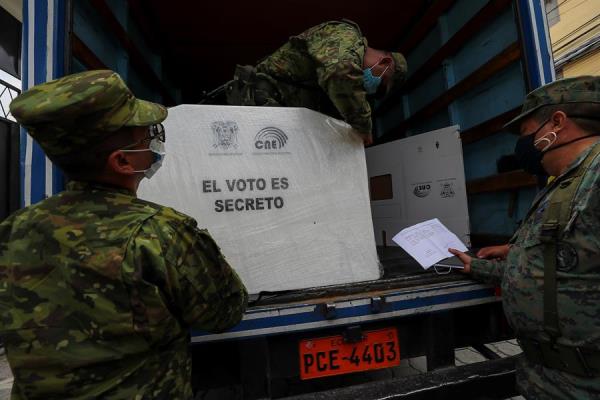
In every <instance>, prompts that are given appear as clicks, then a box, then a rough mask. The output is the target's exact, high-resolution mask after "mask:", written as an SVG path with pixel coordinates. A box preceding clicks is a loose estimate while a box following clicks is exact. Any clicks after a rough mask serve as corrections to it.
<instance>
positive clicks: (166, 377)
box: [0, 71, 247, 399]
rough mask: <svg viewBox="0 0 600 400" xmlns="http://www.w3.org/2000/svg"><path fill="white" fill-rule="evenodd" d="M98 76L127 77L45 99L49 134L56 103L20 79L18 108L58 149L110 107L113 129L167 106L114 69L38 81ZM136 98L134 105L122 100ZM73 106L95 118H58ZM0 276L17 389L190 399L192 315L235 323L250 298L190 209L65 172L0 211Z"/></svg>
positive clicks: (200, 323)
mask: <svg viewBox="0 0 600 400" xmlns="http://www.w3.org/2000/svg"><path fill="white" fill-rule="evenodd" d="M86 74H87V75H86ZM86 82H87V85H86ZM97 82H102V83H103V84H104V85H106V86H107V87H108V88H112V89H114V87H113V86H115V85H117V86H121V89H120V90H113V91H111V90H108V88H107V89H105V90H102V91H99V92H94V91H93V90H92V91H91V92H88V93H94V94H91V96H93V97H96V100H95V101H87V102H86V104H87V107H86V108H85V109H83V110H81V109H80V108H78V107H77V103H76V102H74V103H73V104H72V105H71V106H70V107H68V108H63V109H62V110H63V111H62V112H61V108H60V107H58V106H56V102H53V101H49V104H52V106H53V107H55V106H56V107H55V110H53V114H52V118H55V121H57V122H56V123H55V124H52V123H50V122H48V123H47V124H48V127H51V128H52V129H53V132H54V134H50V133H48V131H47V130H46V129H45V128H43V127H42V128H40V127H39V126H38V125H36V123H34V122H32V121H31V118H30V115H36V116H37V117H40V114H44V113H46V111H47V109H45V108H44V107H43V106H40V107H39V108H36V107H34V105H36V104H38V105H39V104H40V97H38V96H36V95H35V92H25V93H24V94H23V95H22V96H23V97H22V98H17V99H16V100H15V102H13V105H12V106H11V110H16V111H17V112H16V114H15V116H16V118H17V119H19V120H21V121H22V122H23V123H24V125H26V126H29V127H30V132H34V133H33V136H34V137H35V138H36V139H37V140H38V141H39V142H40V144H41V145H42V146H43V147H44V149H45V150H46V152H47V153H48V154H50V155H52V154H55V150H56V151H57V152H60V153H64V152H69V151H72V150H73V149H78V148H80V146H81V145H83V144H84V143H85V140H82V135H83V137H90V140H92V141H95V140H96V139H97V138H98V137H101V136H102V134H101V133H100V132H101V131H102V130H104V132H105V133H104V135H106V132H107V131H106V130H105V129H106V128H105V127H106V126H107V121H106V119H111V121H110V124H108V125H111V124H112V125H111V126H112V127H113V128H111V129H112V130H117V129H118V128H119V127H120V126H123V124H127V123H130V124H140V125H141V126H144V125H146V124H148V123H151V122H152V123H155V122H160V121H162V119H164V117H165V116H166V110H164V109H163V108H162V107H161V106H158V105H152V104H150V106H149V107H147V105H145V104H143V103H138V102H137V100H136V99H135V98H133V96H132V95H131V96H130V95H129V94H130V92H129V91H128V89H126V87H125V86H124V83H123V82H122V81H121V80H120V78H119V77H118V75H116V74H114V73H109V72H106V71H104V72H102V73H100V74H99V75H98V73H96V72H88V73H83V74H77V75H74V76H71V77H66V78H63V79H62V80H58V81H55V82H53V83H50V84H47V85H46V86H43V85H42V86H38V87H36V88H34V89H32V90H35V91H37V92H38V93H40V94H43V95H44V97H45V98H48V99H49V100H53V99H52V96H53V94H58V95H60V96H63V95H64V93H69V92H70V91H72V92H73V93H74V95H76V93H81V92H80V91H81V90H83V91H85V90H88V89H89V88H88V86H89V85H95V84H96V83H97ZM75 84H76V86H77V88H73V87H71V88H70V89H69V90H64V91H62V92H61V90H62V89H65V88H67V87H68V86H73V85H75ZM52 88H54V89H55V90H51V89H52ZM90 90H91V89H90ZM125 90H126V92H125ZM28 93H29V94H28ZM31 93H34V94H31ZM123 93H126V94H127V95H126V96H123ZM107 96H109V97H118V98H119V99H121V101H115V102H110V101H108V100H107V99H106V97H107ZM83 98H85V99H87V100H90V99H89V97H88V96H87V95H82V99H81V101H83ZM113 100H115V99H113ZM130 102H133V103H134V104H133V107H132V108H131V110H132V111H131V112H130V113H127V112H123V110H120V109H121V108H122V107H124V106H125V107H127V105H128V104H130ZM29 105H31V107H30V106H29ZM141 108H144V110H140V109H141ZM94 110H95V111H94ZM136 110H137V111H136ZM78 112H79V113H81V112H85V113H89V118H85V116H81V115H76V114H77V113H78ZM30 113H31V114H30ZM119 113H121V114H119ZM123 113H124V114H123ZM144 114H146V115H145V116H144ZM66 115H72V116H73V118H74V119H77V118H79V119H81V120H82V121H83V122H82V124H83V125H84V126H87V127H88V128H89V130H87V131H85V132H79V133H78V134H77V135H70V134H69V133H68V132H69V129H68V127H67V128H65V129H61V126H64V125H61V124H60V121H62V120H63V118H65V116H66ZM119 115H126V116H125V117H123V118H122V117H120V116H119ZM46 116H47V117H48V115H47V114H46ZM115 116H117V117H115ZM32 118H33V117H32ZM93 118H96V119H97V120H96V122H95V123H94V122H93V121H92V122H90V119H93ZM119 118H121V119H120V121H119V120H118V119H119ZM115 119H117V120H115ZM132 119H138V120H137V121H133V122H131V120H132ZM40 120H45V119H44V118H41V117H40ZM128 121H129V122H128ZM44 123H46V122H44ZM67 123H69V124H70V122H67ZM98 127H101V128H98ZM61 132H64V135H63V136H61V139H57V138H56V137H57V134H60V133H61ZM44 134H47V135H48V136H47V137H48V141H46V139H45V137H46V136H44ZM40 138H41V139H40ZM60 144H62V146H60ZM0 275H1V277H2V280H1V283H0V316H1V319H0V334H1V336H2V339H3V341H4V343H5V345H6V349H7V356H8V360H9V363H10V366H11V369H12V371H13V374H14V376H15V381H14V386H13V392H12V398H13V399H34V398H39V399H65V398H70V399H92V398H103V399H189V398H191V397H192V389H191V382H190V380H191V359H190V354H189V351H188V345H189V339H190V334H189V331H190V328H197V329H204V330H208V331H221V330H224V329H227V328H229V327H231V326H233V325H235V324H236V323H237V322H238V321H239V320H240V319H241V316H242V314H243V311H244V309H245V307H246V304H247V293H246V290H245V288H244V286H243V284H242V283H241V281H240V279H239V278H238V276H237V275H236V273H235V272H234V271H233V270H232V269H231V267H230V266H229V265H228V264H227V261H226V260H225V258H224V257H223V255H222V254H221V252H220V250H219V248H218V247H217V245H216V244H215V242H214V241H213V240H212V238H211V237H210V235H209V234H208V233H207V232H206V231H205V230H200V229H198V228H197V227H196V222H195V221H194V220H193V219H192V218H190V217H188V216H186V215H183V214H181V213H178V212H177V211H175V210H173V209H171V208H168V207H163V206H160V205H157V204H153V203H150V202H147V201H143V200H140V199H138V198H136V197H135V194H134V193H131V192H129V191H128V190H126V189H120V188H117V187H112V186H108V185H104V184H98V183H83V182H70V183H69V184H68V186H67V190H65V191H63V192H61V193H60V194H58V195H56V196H52V197H50V198H48V199H46V200H44V201H42V202H40V203H38V204H35V205H32V206H30V207H27V208H25V209H22V210H20V211H18V212H17V213H15V214H13V215H12V216H11V217H9V218H8V219H7V220H5V221H4V222H2V224H0Z"/></svg>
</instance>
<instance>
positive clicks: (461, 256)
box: [448, 249, 472, 274]
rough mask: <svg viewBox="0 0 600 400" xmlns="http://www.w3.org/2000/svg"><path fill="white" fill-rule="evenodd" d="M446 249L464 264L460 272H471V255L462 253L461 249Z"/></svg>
mask: <svg viewBox="0 0 600 400" xmlns="http://www.w3.org/2000/svg"><path fill="white" fill-rule="evenodd" d="M448 251H449V252H450V253H452V254H454V255H455V256H456V257H458V259H459V260H460V261H461V262H462V263H463V265H464V269H463V270H462V272H464V273H466V274H468V273H470V272H471V260H472V259H471V257H470V256H468V255H467V254H466V253H463V252H462V251H459V250H456V249H448Z"/></svg>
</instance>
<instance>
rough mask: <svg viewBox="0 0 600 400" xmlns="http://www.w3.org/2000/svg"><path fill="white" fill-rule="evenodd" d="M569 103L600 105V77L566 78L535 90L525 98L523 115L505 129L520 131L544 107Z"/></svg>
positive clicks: (509, 123) (518, 116) (505, 126)
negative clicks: (533, 114)
mask: <svg viewBox="0 0 600 400" xmlns="http://www.w3.org/2000/svg"><path fill="white" fill-rule="evenodd" d="M569 103H600V76H591V75H587V76H577V77H574V78H565V79H560V80H557V81H554V82H551V83H548V84H547V85H544V86H542V87H539V88H537V89H535V90H534V91H532V92H530V93H529V94H528V95H527V97H526V98H525V102H523V108H522V109H521V113H520V114H519V115H517V116H516V117H515V118H513V119H512V120H511V121H510V122H508V123H507V124H506V125H504V128H507V129H510V130H513V131H515V130H518V128H519V124H520V123H521V122H522V121H523V120H524V119H525V118H526V117H528V116H530V115H531V114H532V113H533V112H535V111H536V110H538V109H540V108H542V107H544V106H549V105H555V104H569ZM595 117H597V116H595Z"/></svg>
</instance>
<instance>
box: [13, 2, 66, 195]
mask: <svg viewBox="0 0 600 400" xmlns="http://www.w3.org/2000/svg"><path fill="white" fill-rule="evenodd" d="M65 3H66V1H65V0H25V1H24V2H23V16H24V18H23V89H24V90H26V89H28V88H30V87H32V86H34V85H36V84H39V83H43V82H46V81H49V80H52V79H55V78H57V77H60V76H62V75H63V74H64V49H65V46H64V39H65V37H64V35H65V29H64V25H65V10H66V8H65V7H66V4H65ZM20 162H21V182H22V193H21V199H22V205H23V206H27V205H30V204H32V203H35V202H38V201H40V200H42V199H44V198H46V197H48V196H51V195H53V194H55V193H56V192H58V191H59V190H61V189H62V186H63V177H62V174H61V173H60V171H59V170H58V169H57V168H55V167H54V166H53V165H52V163H51V162H50V160H49V159H48V158H47V157H46V156H45V155H44V152H43V151H42V149H41V148H40V147H39V145H38V144H37V143H35V141H34V140H33V139H32V138H31V137H30V136H29V135H28V134H27V132H26V131H25V130H24V129H22V131H21V155H20Z"/></svg>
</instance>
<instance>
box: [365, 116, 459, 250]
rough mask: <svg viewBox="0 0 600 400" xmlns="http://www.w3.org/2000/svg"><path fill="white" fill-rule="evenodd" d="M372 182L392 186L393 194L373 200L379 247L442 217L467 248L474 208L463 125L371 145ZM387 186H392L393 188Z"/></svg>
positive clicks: (370, 177) (369, 151) (444, 222)
mask: <svg viewBox="0 0 600 400" xmlns="http://www.w3.org/2000/svg"><path fill="white" fill-rule="evenodd" d="M366 153H367V169H368V171H369V179H370V181H371V185H373V184H374V183H373V182H374V179H377V177H379V179H380V182H379V183H380V185H382V186H386V184H387V183H389V184H390V185H391V190H384V192H388V193H389V192H390V191H391V192H392V196H391V197H389V198H386V199H382V200H374V201H372V202H371V207H372V211H373V225H374V229H375V240H376V242H377V245H380V246H381V245H383V244H384V238H385V241H386V245H388V246H396V244H395V243H394V242H392V237H393V236H394V235H395V234H396V233H398V232H400V231H401V230H402V229H404V228H406V227H408V226H411V225H414V224H417V223H419V222H423V221H426V220H429V219H432V218H438V219H439V220H440V221H441V222H442V223H443V224H444V225H445V226H446V227H447V228H448V229H449V230H450V231H452V232H453V233H454V234H455V235H456V236H458V238H459V239H460V240H462V241H463V243H465V244H466V245H467V246H470V238H469V232H470V231H469V210H468V207H467V192H466V187H465V172H464V166H463V164H464V163H463V156H462V144H461V140H460V133H459V127H458V126H457V125H455V126H451V127H448V128H443V129H439V130H436V131H431V132H427V133H422V134H419V135H415V136H411V137H408V138H406V139H400V140H396V141H393V142H389V143H385V144H382V145H379V146H374V147H370V148H368V149H367V151H366ZM387 189H390V188H389V187H388V188H387Z"/></svg>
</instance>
